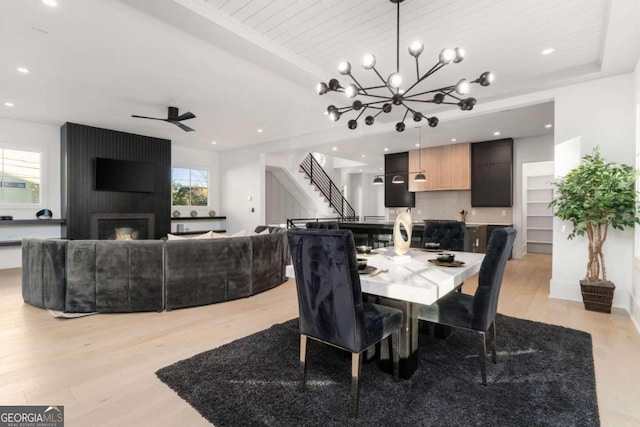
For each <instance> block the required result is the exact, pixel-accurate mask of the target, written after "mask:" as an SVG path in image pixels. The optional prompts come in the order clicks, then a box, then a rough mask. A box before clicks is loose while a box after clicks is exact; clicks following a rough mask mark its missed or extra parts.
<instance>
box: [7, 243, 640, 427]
mask: <svg viewBox="0 0 640 427" xmlns="http://www.w3.org/2000/svg"><path fill="white" fill-rule="evenodd" d="M20 274H21V272H20V270H19V269H14V270H3V271H0V325H1V327H0V405H20V404H33V405H52V404H58V405H64V407H65V418H66V425H67V426H131V425H139V426H147V425H149V426H151V425H153V426H199V425H209V424H208V423H207V422H206V421H205V420H204V419H203V418H202V417H200V415H199V414H198V413H197V412H196V411H195V410H194V409H192V408H191V407H190V406H189V405H188V404H187V403H185V402H184V401H183V400H182V399H180V398H179V397H178V396H177V395H176V394H175V393H174V392H173V391H172V390H171V389H169V388H168V387H167V386H165V385H164V384H163V383H161V382H160V381H159V380H158V379H157V378H156V376H155V374H154V373H155V371H156V370H158V369H159V368H162V367H164V366H166V365H169V364H171V363H173V362H176V361H178V360H181V359H185V358H188V357H190V356H193V355H194V354H197V353H200V352H203V351H206V350H209V349H211V348H214V347H217V346H220V345H222V344H225V343H228V342H231V341H233V340H235V339H237V338H241V337H244V336H247V335H250V334H252V333H254V332H257V331H260V330H262V329H265V328H268V327H269V326H271V325H272V324H274V323H280V322H284V321H286V320H289V319H292V318H294V317H297V302H296V295H295V284H294V283H293V281H291V280H290V281H289V282H287V283H285V284H284V285H282V286H279V287H278V288H276V289H272V290H270V291H267V292H265V293H262V294H260V295H256V296H254V297H251V298H246V299H241V300H237V301H231V302H227V303H223V304H216V305H210V306H206V307H197V308H190V309H183V310H175V311H170V312H163V313H132V314H99V315H94V316H88V317H83V318H78V319H54V318H53V317H51V316H50V315H49V314H48V312H47V311H46V310H42V309H39V308H35V307H32V306H30V305H28V304H25V303H23V302H22V298H21V293H20ZM550 276H551V257H550V256H549V255H539V254H529V255H526V256H525V257H524V258H523V259H521V260H512V261H509V263H508V267H507V271H506V274H505V278H504V282H503V288H502V291H501V296H500V305H499V312H501V313H503V314H506V315H510V316H515V317H519V318H524V319H530V320H536V321H542V322H546V323H552V324H556V325H562V326H566V327H570V328H575V329H580V330H583V331H587V332H589V333H591V334H592V336H593V353H594V359H595V368H596V383H597V392H598V401H599V409H600V419H601V422H602V425H603V426H616V427H617V426H638V425H640V405H638V396H640V363H638V360H639V359H638V355H639V354H640V335H639V334H638V332H637V330H636V329H635V328H634V326H633V324H632V322H631V321H630V320H629V316H628V315H627V313H626V312H625V311H623V310H620V309H614V312H613V313H612V314H610V315H607V314H601V313H593V312H587V311H585V310H584V309H583V306H582V304H581V303H577V302H569V301H560V300H552V299H549V298H548V293H549V279H550ZM576 286H578V285H577V282H576ZM474 289H475V283H474V280H471V281H468V282H467V283H465V285H464V288H463V290H464V292H466V293H471V292H473V291H474ZM499 334H500V329H499V325H498V345H499V340H500V335H499ZM257 357H260V356H257ZM489 369H491V368H490V366H489ZM345 381H346V382H345V384H347V385H348V378H347V379H345ZM489 387H490V385H489Z"/></svg>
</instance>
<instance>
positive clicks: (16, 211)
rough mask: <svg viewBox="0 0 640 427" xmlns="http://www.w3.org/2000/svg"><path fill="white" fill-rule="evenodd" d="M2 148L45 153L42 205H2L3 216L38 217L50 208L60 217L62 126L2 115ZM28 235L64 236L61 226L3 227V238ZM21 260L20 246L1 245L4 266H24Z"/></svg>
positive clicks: (0, 231)
mask: <svg viewBox="0 0 640 427" xmlns="http://www.w3.org/2000/svg"><path fill="white" fill-rule="evenodd" d="M0 147H6V148H17V149H23V150H34V151H42V152H43V164H42V180H41V186H42V202H41V204H40V205H38V206H29V207H10V206H0V215H11V216H13V218H14V219H36V216H35V213H36V212H37V211H39V210H40V209H43V208H49V209H51V210H52V211H53V217H54V218H60V210H61V208H60V128H59V127H57V126H50V125H43V124H38V123H32V122H24V121H19V120H10V119H3V118H0ZM43 221H44V220H43ZM43 224H44V222H43ZM25 236H40V237H60V226H57V225H47V226H8V225H2V226H0V240H20V239H21V238H22V237H25ZM21 262H22V260H21V251H20V247H0V269H3V268H16V267H20V266H21Z"/></svg>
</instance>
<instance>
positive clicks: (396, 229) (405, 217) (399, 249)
mask: <svg viewBox="0 0 640 427" xmlns="http://www.w3.org/2000/svg"><path fill="white" fill-rule="evenodd" d="M401 226H402V227H404V230H405V232H406V234H407V240H404V238H403V236H402V230H401V228H400V227H401ZM412 231H413V223H412V222H411V214H410V213H409V212H408V211H407V212H402V213H401V214H400V215H398V217H397V218H396V222H395V224H394V226H393V248H394V250H395V252H396V254H397V255H398V256H396V257H394V261H397V262H401V261H403V260H405V258H404V256H405V254H406V253H407V252H409V247H411V232H412Z"/></svg>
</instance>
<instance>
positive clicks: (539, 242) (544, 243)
mask: <svg viewBox="0 0 640 427" xmlns="http://www.w3.org/2000/svg"><path fill="white" fill-rule="evenodd" d="M527 243H536V244H540V245H550V244H552V243H553V242H545V241H544V240H527Z"/></svg>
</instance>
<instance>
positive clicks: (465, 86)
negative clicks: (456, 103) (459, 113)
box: [456, 79, 471, 95]
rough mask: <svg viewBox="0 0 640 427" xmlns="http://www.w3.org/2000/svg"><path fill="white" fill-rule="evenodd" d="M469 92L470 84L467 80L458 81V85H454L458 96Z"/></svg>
mask: <svg viewBox="0 0 640 427" xmlns="http://www.w3.org/2000/svg"><path fill="white" fill-rule="evenodd" d="M469 91H471V84H470V83H469V81H468V80H467V79H460V81H458V83H456V92H457V93H458V94H459V95H466V94H468V93H469Z"/></svg>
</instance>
